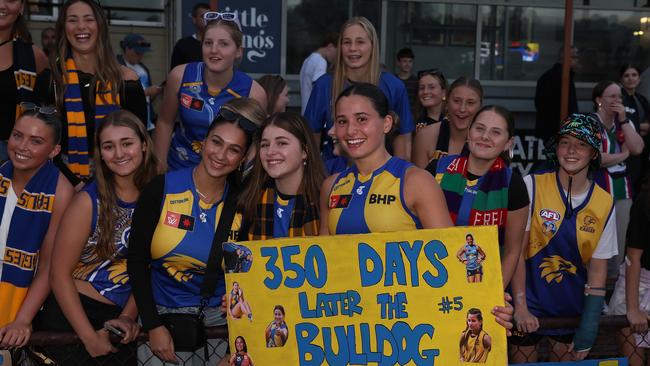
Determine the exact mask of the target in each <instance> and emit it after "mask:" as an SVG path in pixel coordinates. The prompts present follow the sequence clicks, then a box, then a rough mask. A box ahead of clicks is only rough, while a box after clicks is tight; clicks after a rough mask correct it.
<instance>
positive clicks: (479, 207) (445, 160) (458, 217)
mask: <svg viewBox="0 0 650 366" xmlns="http://www.w3.org/2000/svg"><path fill="white" fill-rule="evenodd" d="M467 164H468V153H463V154H461V155H448V156H445V157H442V158H440V162H439V163H438V168H437V171H436V180H438V181H439V182H440V187H441V188H442V190H443V192H444V194H445V199H446V201H447V207H448V208H449V214H450V216H451V219H452V221H453V222H454V224H455V225H456V226H481V225H498V227H499V243H500V244H503V239H504V237H503V231H504V229H505V225H506V219H507V216H508V187H509V186H510V179H511V177H512V169H510V168H509V167H508V165H507V164H506V162H505V161H504V160H503V159H502V158H500V157H499V158H497V159H496V160H495V161H494V163H493V164H492V166H491V167H490V169H489V170H488V172H487V173H485V175H483V176H482V177H480V178H478V181H477V182H476V184H473V185H468V182H469V180H468V179H467Z"/></svg>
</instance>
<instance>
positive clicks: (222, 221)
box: [201, 184, 239, 306]
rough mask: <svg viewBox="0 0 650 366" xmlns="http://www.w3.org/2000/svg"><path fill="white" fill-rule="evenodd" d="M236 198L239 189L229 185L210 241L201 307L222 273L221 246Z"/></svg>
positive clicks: (229, 225)
mask: <svg viewBox="0 0 650 366" xmlns="http://www.w3.org/2000/svg"><path fill="white" fill-rule="evenodd" d="M237 196H239V189H238V188H237V187H236V185H235V184H229V187H228V194H227V196H226V201H225V202H224V205H223V210H222V211H221V215H220V217H219V223H218V224H217V231H216V232H215V233H214V238H213V239H212V247H211V248H210V256H209V257H208V264H207V266H206V268H205V276H204V277H203V284H202V285H201V298H202V299H201V301H202V304H201V305H202V306H203V305H204V304H205V303H206V302H207V300H208V299H209V298H210V297H211V296H212V295H213V294H214V289H215V287H216V286H217V276H218V275H219V274H222V273H223V272H222V271H221V266H220V263H221V259H222V258H223V248H222V244H223V243H224V242H225V241H226V240H228V233H230V228H231V226H232V222H233V220H234V218H235V210H236V208H237Z"/></svg>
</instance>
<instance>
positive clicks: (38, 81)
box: [0, 0, 50, 162]
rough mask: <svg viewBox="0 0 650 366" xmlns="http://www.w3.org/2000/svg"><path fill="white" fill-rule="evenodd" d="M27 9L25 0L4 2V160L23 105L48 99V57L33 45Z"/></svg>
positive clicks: (0, 140)
mask: <svg viewBox="0 0 650 366" xmlns="http://www.w3.org/2000/svg"><path fill="white" fill-rule="evenodd" d="M24 10H25V1H24V0H11V1H0V13H3V16H2V20H1V21H0V126H1V127H0V162H4V161H6V160H7V159H8V155H7V140H9V137H10V134H11V131H12V128H13V126H14V122H15V120H16V119H17V118H18V117H19V116H20V112H21V110H20V108H18V106H19V104H20V103H21V102H32V103H34V102H42V101H44V100H45V99H46V98H45V97H44V96H43V95H42V94H46V91H47V84H48V82H49V78H50V72H49V71H50V70H49V65H48V63H47V56H46V55H45V53H44V52H43V51H42V50H41V49H40V48H38V47H36V46H35V45H33V44H32V37H31V35H30V34H29V30H28V29H27V22H26V19H25V16H24V15H23V11H24Z"/></svg>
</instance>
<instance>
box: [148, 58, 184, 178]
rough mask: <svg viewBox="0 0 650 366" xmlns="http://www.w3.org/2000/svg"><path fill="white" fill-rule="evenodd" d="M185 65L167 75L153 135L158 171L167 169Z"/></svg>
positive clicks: (161, 171) (162, 171)
mask: <svg viewBox="0 0 650 366" xmlns="http://www.w3.org/2000/svg"><path fill="white" fill-rule="evenodd" d="M184 72H185V65H180V66H177V67H175V68H174V69H173V70H172V71H171V72H170V73H169V75H168V76H167V86H166V87H165V93H164V96H163V101H162V107H161V109H160V114H159V115H158V120H157V121H156V129H155V131H154V135H153V147H154V151H155V153H156V157H157V158H158V172H159V173H164V172H165V171H166V170H167V154H168V153H169V144H170V143H171V140H172V131H173V130H174V123H175V122H176V113H177V112H178V103H179V101H178V96H177V93H178V90H179V89H180V86H181V80H182V78H183V73H184Z"/></svg>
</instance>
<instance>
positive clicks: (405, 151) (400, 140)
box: [393, 132, 412, 161]
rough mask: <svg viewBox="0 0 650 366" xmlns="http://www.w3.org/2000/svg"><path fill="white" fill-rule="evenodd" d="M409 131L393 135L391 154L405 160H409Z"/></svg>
mask: <svg viewBox="0 0 650 366" xmlns="http://www.w3.org/2000/svg"><path fill="white" fill-rule="evenodd" d="M411 139H412V137H411V133H410V132H409V133H405V134H400V135H397V136H395V139H394V140H393V155H395V156H397V157H398V158H401V159H404V160H406V161H410V160H411Z"/></svg>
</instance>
